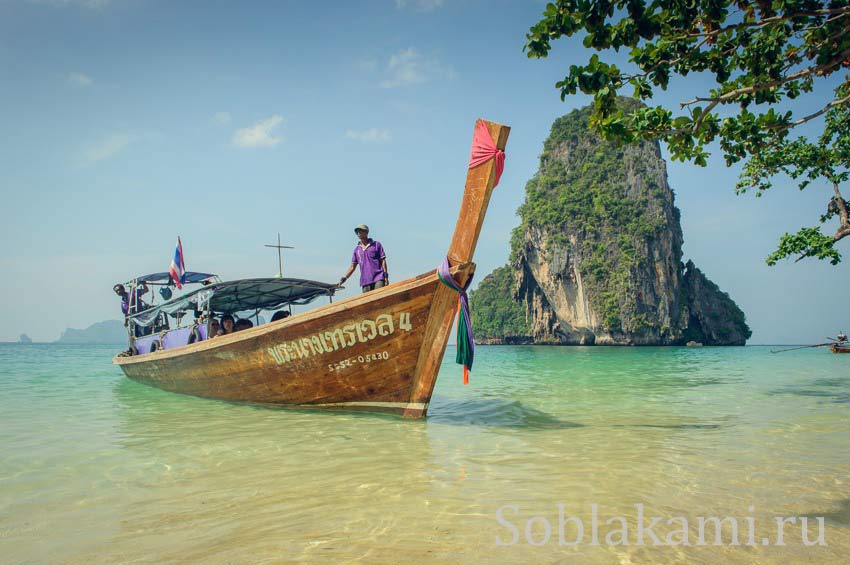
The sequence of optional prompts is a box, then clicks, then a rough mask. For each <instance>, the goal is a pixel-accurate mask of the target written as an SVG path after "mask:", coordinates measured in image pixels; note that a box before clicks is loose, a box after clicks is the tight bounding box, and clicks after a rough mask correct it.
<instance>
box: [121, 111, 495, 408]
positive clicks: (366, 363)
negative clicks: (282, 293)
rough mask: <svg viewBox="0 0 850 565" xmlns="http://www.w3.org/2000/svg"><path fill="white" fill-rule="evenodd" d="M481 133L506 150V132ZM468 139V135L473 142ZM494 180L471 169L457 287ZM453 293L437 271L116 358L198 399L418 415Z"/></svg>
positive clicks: (448, 324) (138, 375)
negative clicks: (173, 345)
mask: <svg viewBox="0 0 850 565" xmlns="http://www.w3.org/2000/svg"><path fill="white" fill-rule="evenodd" d="M475 127H476V135H477V134H479V133H480V132H481V128H486V131H484V133H485V134H488V135H489V136H490V138H491V140H492V142H493V144H494V150H498V151H503V150H504V148H505V145H506V143H507V140H508V134H509V132H510V128H509V127H507V126H503V125H500V124H496V123H493V122H486V121H484V120H479V121H478V122H476V126H475ZM474 139H475V137H474ZM497 177H498V173H497V165H496V159H489V160H487V161H485V162H481V163H478V164H475V165H471V166H470V169H469V171H468V173H467V178H466V185H465V189H464V193H463V199H462V202H461V208H460V213H459V215H458V220H457V225H456V228H455V232H454V235H453V237H452V241H451V244H450V246H449V249H448V252H447V257H448V260H449V265H450V267H451V274H452V276H453V277H454V279H455V281H456V282H457V283H458V284H459V285H460V286H461V287H463V286H464V285H465V284H466V282H467V281H468V279H469V277H471V276H472V274H473V272H474V269H475V265H474V264H473V263H472V257H473V254H474V252H475V247H476V246H477V243H478V237H479V235H480V232H481V227H482V225H483V222H484V216H485V214H486V211H487V207H488V204H489V201H490V196H491V194H492V191H493V188H494V186H495V184H496V179H497ZM457 303H458V295H457V292H456V291H455V290H453V289H450V288H449V287H447V286H446V285H444V284H442V283H441V282H440V280H439V278H438V276H437V273H436V271H431V272H429V273H426V274H424V275H420V276H418V277H415V278H413V279H408V280H406V281H402V282H398V283H395V284H392V285H389V286H387V287H384V288H381V289H378V290H374V291H372V292H369V293H365V294H361V295H359V296H354V297H352V298H348V299H346V300H342V301H340V302H337V303H335V304H328V305H326V306H322V307H320V308H316V309H315V310H311V311H309V312H306V313H303V314H298V315H295V316H292V317H290V318H286V319H284V320H280V321H278V322H272V323H269V324H265V325H262V326H258V327H255V328H251V329H247V330H242V331H240V332H237V333H234V334H231V335H227V336H221V337H217V338H215V339H211V340H206V341H201V342H199V343H194V344H191V345H186V346H184V347H177V348H174V349H166V350H160V351H155V352H153V353H147V354H144V355H137V356H132V357H120V356H119V357H115V358H114V359H113V362H114V363H115V364H117V365H118V366H120V367H121V369H122V370H123V371H124V373H125V374H126V375H127V376H128V377H129V378H131V379H133V380H135V381H138V382H140V383H144V384H148V385H151V386H155V387H158V388H161V389H164V390H168V391H172V392H177V393H181V394H189V395H194V396H200V397H204V398H213V399H219V400H229V401H235V402H250V403H257V404H268V405H275V406H299V407H307V408H334V409H349V410H369V411H382V412H392V413H397V414H402V415H404V416H406V417H411V418H421V417H423V416H425V415H426V413H427V411H428V404H429V403H430V400H431V394H432V392H433V390H434V384H435V382H436V379H437V373H438V372H439V368H440V363H441V361H442V358H443V354H444V353H445V349H446V344H447V342H448V340H449V334H450V333H451V329H452V322H453V320H454V317H455V313H456V309H457Z"/></svg>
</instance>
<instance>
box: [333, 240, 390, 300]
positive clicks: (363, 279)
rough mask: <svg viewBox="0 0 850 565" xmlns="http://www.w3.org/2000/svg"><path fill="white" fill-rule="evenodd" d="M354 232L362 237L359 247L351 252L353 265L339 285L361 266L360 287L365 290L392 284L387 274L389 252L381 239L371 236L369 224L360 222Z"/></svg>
mask: <svg viewBox="0 0 850 565" xmlns="http://www.w3.org/2000/svg"><path fill="white" fill-rule="evenodd" d="M354 233H356V234H357V237H358V238H360V242H359V243H358V244H357V247H355V248H354V253H352V254H351V266H350V267H349V268H348V271H347V272H346V273H345V275H343V277H342V278H341V279H339V284H338V285H337V286H342V283H344V282H345V281H346V280H348V277H350V276H351V274H352V273H353V272H354V269H356V268H357V267H358V266H360V287H361V288H362V289H363V292H369V291H370V290H375V289H376V288H381V287H382V286H385V285H388V284H390V279H389V275H387V254H386V253H385V252H384V246H383V245H381V242H380V241H375V240H374V239H372V238H371V237H369V226H367V225H365V224H360V225H359V226H357V227H356V228H354Z"/></svg>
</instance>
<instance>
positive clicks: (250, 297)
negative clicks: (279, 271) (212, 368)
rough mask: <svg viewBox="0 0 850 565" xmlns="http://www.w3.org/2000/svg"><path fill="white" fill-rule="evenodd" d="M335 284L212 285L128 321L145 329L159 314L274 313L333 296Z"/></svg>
mask: <svg viewBox="0 0 850 565" xmlns="http://www.w3.org/2000/svg"><path fill="white" fill-rule="evenodd" d="M336 289H337V286H336V284H335V283H323V282H318V281H311V280H306V279H288V278H279V277H269V278H258V279H239V280H235V281H226V282H218V283H213V284H210V285H208V286H204V287H201V288H199V289H197V290H194V291H192V292H189V293H186V294H184V295H182V296H178V297H177V298H174V299H172V300H169V301H167V302H163V303H162V304H158V305H156V306H152V307H151V308H148V309H147V310H143V311H141V312H138V313H136V314H132V315H130V316H128V318H129V319H130V320H131V321H132V322H133V323H134V324H136V325H137V326H149V325H151V324H153V323H154V322H156V320H157V318H158V317H159V314H160V313H166V314H176V313H178V312H188V311H205V310H207V309H209V310H210V311H211V312H214V313H216V314H233V313H235V312H245V311H248V310H274V309H277V308H280V307H281V306H286V305H289V304H294V305H296V306H300V305H304V304H309V303H310V302H312V301H313V300H315V299H316V298H317V297H319V296H333V294H334V292H335V291H336Z"/></svg>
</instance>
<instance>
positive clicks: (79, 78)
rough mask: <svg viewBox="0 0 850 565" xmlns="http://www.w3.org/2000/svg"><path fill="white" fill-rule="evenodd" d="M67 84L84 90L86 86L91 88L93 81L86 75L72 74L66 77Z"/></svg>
mask: <svg viewBox="0 0 850 565" xmlns="http://www.w3.org/2000/svg"><path fill="white" fill-rule="evenodd" d="M68 83H69V84H71V86H77V87H79V88H85V87H86V86H91V85H92V84H93V83H94V81H93V80H92V78H91V77H90V76H89V75H87V74H83V73H77V72H73V73H70V74H69V75H68Z"/></svg>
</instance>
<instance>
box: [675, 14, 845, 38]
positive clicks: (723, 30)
mask: <svg viewBox="0 0 850 565" xmlns="http://www.w3.org/2000/svg"><path fill="white" fill-rule="evenodd" d="M847 13H850V6H843V7H841V8H824V9H823V10H813V11H811V12H798V13H795V14H792V15H790V16H771V17H769V18H765V19H763V20H761V21H760V22H755V21H753V22H742V23H740V24H734V25H730V26H726V27H721V28H717V29H715V30H712V31H708V32H702V33H686V34H685V35H681V36H679V37H676V38H674V40H679V39H691V38H695V37H717V36H718V35H720V34H721V33H726V32H728V31H735V30H738V29H743V28H762V27H765V26H768V25H770V24H775V23H778V22H783V21H789V20H794V19H796V18H815V17H818V16H832V15H836V14H838V17H841V16H843V15H844V14H847ZM834 19H837V18H832V19H827V22H829V21H832V20H834Z"/></svg>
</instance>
